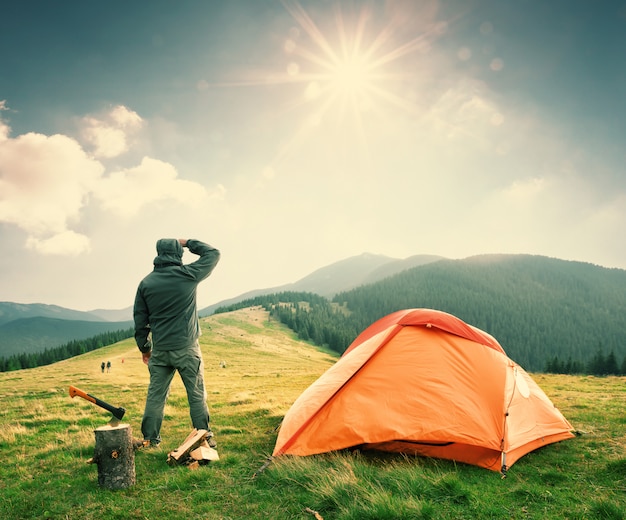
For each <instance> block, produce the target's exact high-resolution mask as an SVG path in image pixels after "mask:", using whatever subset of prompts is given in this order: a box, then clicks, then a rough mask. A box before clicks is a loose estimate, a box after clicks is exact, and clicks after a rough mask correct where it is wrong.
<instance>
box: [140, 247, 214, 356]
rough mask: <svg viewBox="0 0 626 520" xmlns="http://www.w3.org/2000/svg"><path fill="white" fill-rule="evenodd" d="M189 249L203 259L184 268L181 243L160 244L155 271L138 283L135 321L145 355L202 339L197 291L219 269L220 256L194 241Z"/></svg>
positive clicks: (173, 348)
mask: <svg viewBox="0 0 626 520" xmlns="http://www.w3.org/2000/svg"><path fill="white" fill-rule="evenodd" d="M186 247H187V248H188V249H189V251H191V252H192V253H194V254H196V255H199V256H200V258H198V259H197V260H196V261H195V262H193V263H191V264H187V265H184V264H183V247H182V246H181V245H180V242H179V241H178V240H177V239H174V238H162V239H161V240H159V241H158V242H157V245H156V249H157V257H156V258H155V259H154V270H153V271H152V272H151V273H150V274H149V275H147V276H146V277H145V278H144V279H143V280H142V281H141V282H140V283H139V287H138V288H137V294H136V296H135V305H134V309H133V317H134V320H135V341H136V342H137V346H138V347H139V350H141V351H142V352H149V351H150V350H151V349H152V348H154V349H155V350H176V349H180V348H186V347H189V346H191V345H193V344H195V342H196V340H197V339H198V337H199V336H200V326H199V324H198V310H197V304H196V289H197V287H198V284H199V283H200V282H201V281H202V280H204V279H205V278H207V277H208V276H209V275H210V274H211V272H212V271H213V269H214V268H215V266H216V265H217V262H218V261H219V259H220V252H219V251H218V250H217V249H215V248H214V247H212V246H210V245H208V244H205V243H204V242H200V241H199V240H193V239H189V240H187V244H186ZM149 335H151V336H152V337H151V339H149Z"/></svg>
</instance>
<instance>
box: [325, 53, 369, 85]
mask: <svg viewBox="0 0 626 520" xmlns="http://www.w3.org/2000/svg"><path fill="white" fill-rule="evenodd" d="M329 76H330V81H331V82H332V84H333V85H332V88H333V89H337V90H339V91H343V92H345V93H348V94H354V93H357V92H363V91H365V90H367V88H368V86H369V84H370V82H371V81H372V77H371V75H370V74H369V67H368V63H367V62H366V61H365V60H364V59H363V58H362V57H361V56H354V57H351V58H349V59H347V60H344V61H340V62H339V63H337V64H336V65H335V66H334V67H332V69H331V71H330V73H329Z"/></svg>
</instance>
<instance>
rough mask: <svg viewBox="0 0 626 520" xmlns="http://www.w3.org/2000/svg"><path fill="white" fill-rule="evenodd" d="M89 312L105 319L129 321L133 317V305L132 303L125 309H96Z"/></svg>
mask: <svg viewBox="0 0 626 520" xmlns="http://www.w3.org/2000/svg"><path fill="white" fill-rule="evenodd" d="M88 314H90V315H91V316H94V317H96V318H100V319H102V320H104V321H129V320H132V319H133V307H132V305H131V306H130V307H126V308H125V309H114V310H110V309H95V310H93V311H89V312H88Z"/></svg>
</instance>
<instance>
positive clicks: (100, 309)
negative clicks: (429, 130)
mask: <svg viewBox="0 0 626 520" xmlns="http://www.w3.org/2000/svg"><path fill="white" fill-rule="evenodd" d="M366 255H372V256H384V257H385V258H388V259H389V261H391V262H394V261H404V260H408V259H409V258H413V257H415V256H439V255H430V254H426V253H418V254H416V255H410V256H408V257H406V258H392V257H389V256H387V255H378V254H375V253H370V252H367V251H365V252H363V253H361V254H359V255H354V256H351V257H348V258H344V259H341V260H338V261H337V262H333V263H332V264H328V265H325V266H321V267H319V268H317V269H314V270H313V271H311V272H310V273H308V274H307V275H305V276H303V277H301V278H299V279H298V280H293V281H290V282H286V283H284V284H281V285H278V286H272V287H254V288H250V289H248V290H246V291H244V292H242V293H239V294H236V295H232V296H227V297H225V298H222V299H221V300H217V301H213V302H211V303H201V302H200V301H198V312H200V311H202V310H203V309H206V308H207V307H211V306H214V305H217V304H219V303H222V302H225V301H229V300H232V299H237V298H239V297H241V296H244V295H245V294H247V293H249V292H255V291H264V290H269V289H273V288H276V289H280V288H282V287H283V286H284V285H290V284H295V283H298V282H300V281H302V280H303V279H305V278H307V277H308V276H310V275H312V274H314V273H316V272H317V271H320V270H322V269H325V268H327V267H331V266H333V265H336V264H339V263H342V262H345V261H348V260H352V259H355V258H359V257H362V256H366ZM513 255H514V256H540V257H543V258H547V259H552V260H560V261H563V262H575V263H584V264H589V265H593V266H594V267H599V268H601V269H618V270H622V271H624V270H625V269H621V268H618V267H606V266H603V265H600V264H594V263H591V262H581V261H579V260H567V259H563V258H557V257H550V256H545V255H530V254H528V253H514V254H513ZM480 256H511V255H510V254H507V253H480V254H477V255H471V256H468V257H465V258H448V257H441V260H453V261H463V260H469V259H470V258H475V257H480ZM0 303H13V304H16V305H45V306H52V307H61V308H63V309H67V310H72V311H79V312H87V313H89V312H96V311H105V312H108V311H112V312H119V311H124V310H128V309H131V310H132V308H133V303H132V302H131V304H130V305H127V306H125V307H120V308H103V307H96V308H92V309H76V308H71V307H64V306H62V305H58V304H56V303H49V302H42V301H38V302H17V301H6V300H5V301H2V300H0Z"/></svg>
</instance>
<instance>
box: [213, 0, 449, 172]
mask: <svg viewBox="0 0 626 520" xmlns="http://www.w3.org/2000/svg"><path fill="white" fill-rule="evenodd" d="M281 3H282V5H283V7H284V9H285V10H286V12H287V13H288V14H289V15H290V16H291V17H292V18H293V20H294V22H295V23H296V26H295V27H293V28H291V29H290V35H289V37H288V38H287V39H286V40H285V45H284V47H283V50H284V52H285V53H286V56H287V57H288V60H289V61H288V63H287V64H286V67H285V71H283V72H276V71H272V72H263V73H261V72H259V71H257V72H255V73H253V72H250V71H248V74H247V76H248V78H247V79H245V78H244V79H241V78H240V79H239V80H237V81H232V82H223V83H219V84H213V85H209V86H225V87H226V86H227V87H255V86H280V85H283V86H290V85H293V86H297V85H301V86H302V89H301V91H300V94H299V95H294V96H287V97H286V98H284V103H285V105H284V106H285V108H286V110H289V111H292V112H293V113H294V114H297V117H298V118H299V123H298V124H297V125H296V128H294V130H293V132H292V134H291V137H290V138H289V139H288V140H287V142H285V143H283V145H282V146H281V147H280V150H279V151H278V152H277V154H276V157H275V158H274V160H273V161H272V164H271V166H275V165H276V163H280V162H282V161H283V160H284V159H285V157H287V156H288V155H289V154H290V152H292V151H293V150H296V149H298V148H299V147H300V145H302V144H303V143H304V142H305V141H306V140H307V139H308V138H309V137H310V136H312V135H313V134H314V133H319V134H320V135H323V133H328V130H333V131H334V132H335V134H329V136H330V135H336V138H335V140H334V143H344V142H345V143H349V145H350V146H351V147H354V145H355V142H357V141H358V142H359V143H360V149H361V151H362V153H363V155H364V156H366V155H367V153H368V152H369V150H370V149H371V148H372V147H371V146H370V145H368V142H367V141H368V134H370V133H371V131H373V130H374V131H375V129H376V128H379V127H380V121H382V120H384V119H388V120H389V121H391V120H392V118H393V117H395V116H397V115H398V114H400V115H401V116H404V117H412V118H414V119H417V118H419V117H421V116H422V115H424V114H426V113H427V106H426V104H425V103H426V100H424V101H423V102H420V98H419V96H418V95H415V94H412V93H414V92H416V91H418V92H419V85H420V84H421V82H423V81H424V78H423V76H420V70H421V69H420V67H419V66H416V64H417V65H419V63H420V57H422V56H426V55H427V53H428V52H429V49H430V47H431V45H432V43H433V42H434V41H435V40H436V39H437V38H439V37H441V35H442V34H443V33H444V31H445V27H446V24H445V23H442V22H440V23H435V22H434V21H432V20H430V19H427V20H426V21H424V22H423V23H422V25H423V28H422V29H420V32H419V34H413V37H411V38H410V39H408V41H407V40H406V39H405V40H400V41H399V40H398V33H399V30H400V29H402V30H404V29H405V28H403V27H402V25H403V23H404V20H405V18H399V17H394V18H392V19H388V20H387V21H386V22H385V23H383V24H380V20H381V17H378V18H377V16H376V14H375V13H376V5H377V4H374V3H371V4H368V5H367V6H365V7H363V8H360V9H359V10H358V11H354V12H349V13H348V12H345V11H343V10H342V8H341V7H340V4H336V5H335V8H334V9H333V11H332V13H331V16H332V18H330V19H328V20H325V21H326V22H331V23H332V22H334V29H329V28H328V25H323V26H322V25H318V24H317V23H316V21H315V20H314V19H313V17H312V15H311V14H310V13H309V12H307V10H306V9H305V8H304V7H303V6H302V5H301V3H300V2H299V1H298V0H281ZM411 5H412V4H411ZM383 19H384V18H383ZM322 27H323V28H324V30H322ZM407 93H411V95H410V97H407ZM334 148H335V149H337V146H335V147H334ZM355 153H356V149H355Z"/></svg>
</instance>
